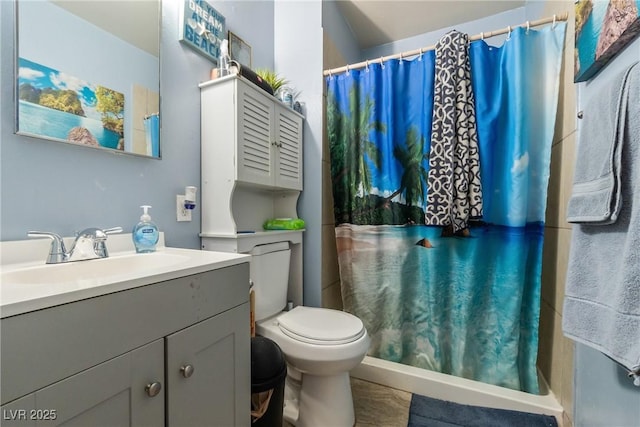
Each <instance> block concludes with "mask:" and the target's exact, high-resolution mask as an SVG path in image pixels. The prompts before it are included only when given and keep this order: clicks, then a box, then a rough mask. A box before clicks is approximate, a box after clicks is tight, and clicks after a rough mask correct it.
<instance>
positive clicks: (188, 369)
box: [180, 365, 194, 378]
mask: <svg viewBox="0 0 640 427" xmlns="http://www.w3.org/2000/svg"><path fill="white" fill-rule="evenodd" d="M193 371H194V369H193V366H191V365H184V366H181V367H180V372H182V376H183V377H185V378H189V377H190V376H191V375H193Z"/></svg>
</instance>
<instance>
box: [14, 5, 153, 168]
mask: <svg viewBox="0 0 640 427" xmlns="http://www.w3.org/2000/svg"><path fill="white" fill-rule="evenodd" d="M16 4H17V7H16V9H17V21H16V22H17V37H16V45H17V47H16V56H17V58H16V69H17V70H16V83H17V85H16V92H17V93H16V99H17V102H16V110H17V114H16V133H17V134H19V135H27V136H32V137H37V138H43V139H47V140H52V141H59V142H67V143H74V144H82V145H86V146H89V147H92V148H97V149H102V150H111V151H113V152H119V153H127V154H134V155H139V156H149V157H155V158H160V23H161V6H160V0H140V1H130V0H117V1H113V0H84V1H78V0H38V1H33V0H18V1H16Z"/></svg>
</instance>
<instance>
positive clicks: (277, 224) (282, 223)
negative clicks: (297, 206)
mask: <svg viewBox="0 0 640 427" xmlns="http://www.w3.org/2000/svg"><path fill="white" fill-rule="evenodd" d="M262 228H264V229H265V230H301V229H303V228H304V220H302V219H300V218H273V219H268V220H266V221H265V222H264V224H262Z"/></svg>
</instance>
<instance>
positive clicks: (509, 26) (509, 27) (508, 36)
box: [507, 25, 511, 40]
mask: <svg viewBox="0 0 640 427" xmlns="http://www.w3.org/2000/svg"><path fill="white" fill-rule="evenodd" d="M507 30H508V31H509V33H508V34H507V40H511V25H508V26H507Z"/></svg>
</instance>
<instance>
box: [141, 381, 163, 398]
mask: <svg viewBox="0 0 640 427" xmlns="http://www.w3.org/2000/svg"><path fill="white" fill-rule="evenodd" d="M160 390H162V384H160V383H158V382H155V383H149V384H147V386H146V387H145V388H144V391H146V392H147V396H149V397H156V396H157V395H158V394H159V393H160Z"/></svg>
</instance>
